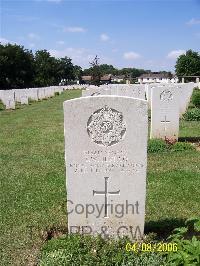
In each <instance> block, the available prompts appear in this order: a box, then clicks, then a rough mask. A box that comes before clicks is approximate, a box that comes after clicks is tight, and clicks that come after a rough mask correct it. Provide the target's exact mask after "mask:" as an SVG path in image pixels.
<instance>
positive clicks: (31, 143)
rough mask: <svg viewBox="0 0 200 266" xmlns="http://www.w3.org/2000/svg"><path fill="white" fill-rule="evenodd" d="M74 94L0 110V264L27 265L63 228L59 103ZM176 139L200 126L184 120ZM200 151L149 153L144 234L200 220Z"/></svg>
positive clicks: (161, 232)
mask: <svg viewBox="0 0 200 266" xmlns="http://www.w3.org/2000/svg"><path fill="white" fill-rule="evenodd" d="M80 95H81V92H80V91H79V90H74V91H66V92H64V93H63V94H61V95H59V96H56V97H54V98H51V99H49V100H44V101H42V102H35V103H32V104H31V105H29V106H23V107H20V108H19V109H17V110H14V111H0V184H1V190H0V199H1V208H0V234H1V236H0V248H1V251H0V256H1V257H0V265H32V264H33V263H34V262H37V256H38V254H39V250H40V248H41V245H42V243H43V241H44V240H42V237H41V236H44V235H45V231H46V230H47V229H49V228H51V227H53V226H55V227H62V226H63V227H65V226H66V222H67V220H66V188H65V164H64V130H63V106H62V103H63V101H64V100H67V99H71V98H75V97H79V96H80ZM180 137H181V138H182V139H186V140H189V139H190V138H194V139H195V138H197V137H200V123H199V122H186V121H181V124H180ZM199 191H200V152H199V151H196V150H194V151H182V152H172V151H171V152H160V153H152V154H149V155H148V175H147V207H146V232H147V233H148V232H156V233H158V235H159V236H163V235H164V234H168V232H169V231H171V230H172V229H173V228H174V227H177V226H180V225H182V223H183V220H184V219H186V218H189V217H192V216H197V215H199V202H200V196H199Z"/></svg>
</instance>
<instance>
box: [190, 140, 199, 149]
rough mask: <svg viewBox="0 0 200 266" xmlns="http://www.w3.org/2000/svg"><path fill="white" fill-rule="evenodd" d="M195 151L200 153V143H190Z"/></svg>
mask: <svg viewBox="0 0 200 266" xmlns="http://www.w3.org/2000/svg"><path fill="white" fill-rule="evenodd" d="M190 143H191V144H192V145H193V146H194V147H195V149H196V150H197V151H200V142H198V143H196V142H190Z"/></svg>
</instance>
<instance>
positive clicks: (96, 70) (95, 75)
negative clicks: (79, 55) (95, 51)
mask: <svg viewBox="0 0 200 266" xmlns="http://www.w3.org/2000/svg"><path fill="white" fill-rule="evenodd" d="M90 65H91V66H92V68H91V72H92V73H91V74H92V84H93V85H97V86H99V85H100V80H101V76H102V73H101V70H100V67H99V58H98V56H97V55H96V56H95V58H94V60H93V61H92V62H91V63H90Z"/></svg>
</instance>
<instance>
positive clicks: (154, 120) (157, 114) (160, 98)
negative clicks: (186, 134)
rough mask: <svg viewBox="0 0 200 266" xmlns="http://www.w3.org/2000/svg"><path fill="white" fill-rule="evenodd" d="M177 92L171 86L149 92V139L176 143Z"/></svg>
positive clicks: (177, 129)
mask: <svg viewBox="0 0 200 266" xmlns="http://www.w3.org/2000/svg"><path fill="white" fill-rule="evenodd" d="M179 108H180V107H179V92H178V89H177V88H175V87H172V86H164V87H159V86H158V87H156V88H155V89H152V91H151V133H150V138H151V139H154V138H156V139H165V140H170V141H176V140H177V139H178V132H179Z"/></svg>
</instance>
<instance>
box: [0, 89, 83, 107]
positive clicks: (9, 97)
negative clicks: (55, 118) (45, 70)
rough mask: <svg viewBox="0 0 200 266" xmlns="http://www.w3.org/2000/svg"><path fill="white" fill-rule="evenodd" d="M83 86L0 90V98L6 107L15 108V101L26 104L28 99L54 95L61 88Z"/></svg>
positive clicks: (34, 99) (40, 98)
mask: <svg viewBox="0 0 200 266" xmlns="http://www.w3.org/2000/svg"><path fill="white" fill-rule="evenodd" d="M82 88H85V87H84V86H81V85H77V86H74V85H72V86H51V87H41V88H28V89H13V90H0V100H1V101H2V103H3V104H4V105H5V108H6V109H15V104H16V102H19V103H21V104H28V103H29V101H30V100H32V101H38V100H42V99H46V98H50V97H53V96H55V93H59V94H60V93H61V92H62V91H63V90H71V89H82Z"/></svg>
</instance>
